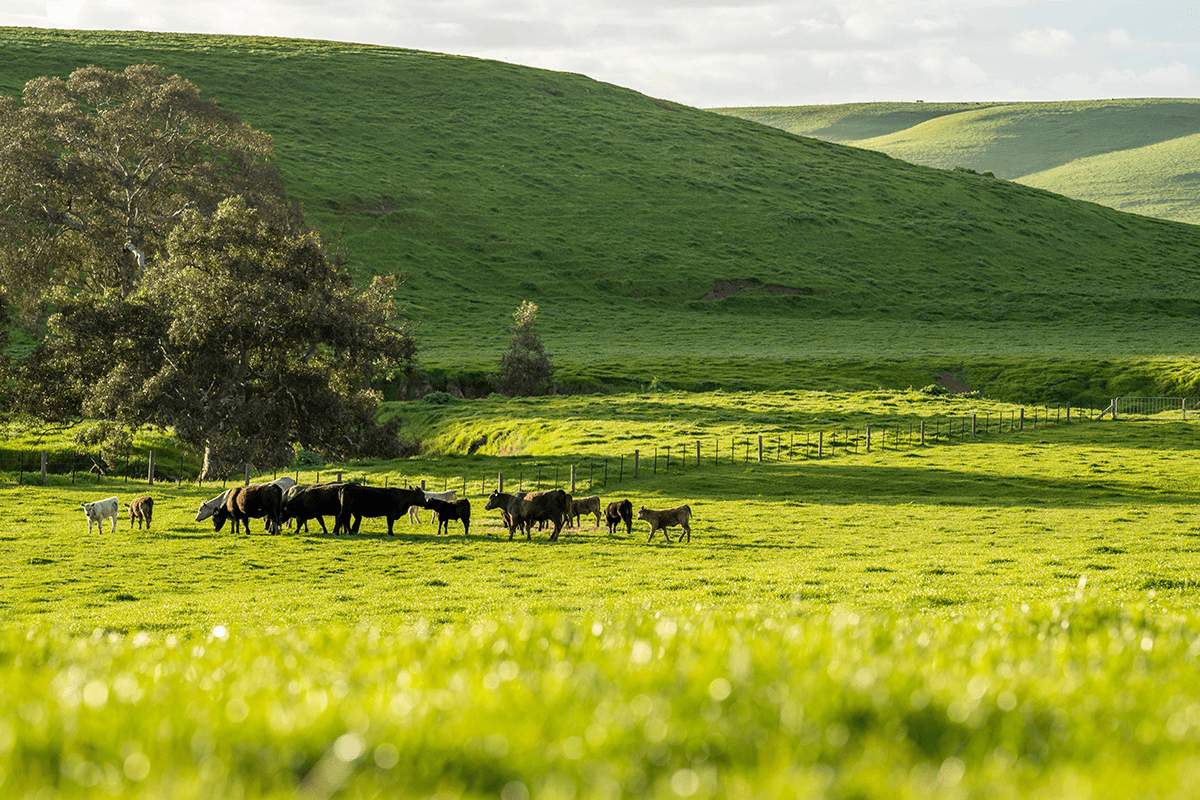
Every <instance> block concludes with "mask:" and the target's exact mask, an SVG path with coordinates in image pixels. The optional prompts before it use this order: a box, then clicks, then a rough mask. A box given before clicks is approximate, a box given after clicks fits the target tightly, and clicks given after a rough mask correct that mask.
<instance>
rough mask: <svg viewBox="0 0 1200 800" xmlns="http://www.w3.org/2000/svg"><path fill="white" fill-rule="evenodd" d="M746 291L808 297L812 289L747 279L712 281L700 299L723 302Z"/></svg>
mask: <svg viewBox="0 0 1200 800" xmlns="http://www.w3.org/2000/svg"><path fill="white" fill-rule="evenodd" d="M747 289H765V290H766V291H768V292H770V293H771V294H774V295H780V296H783V295H797V294H798V295H810V294H812V293H813V290H812V289H797V288H796V287H794V286H780V285H778V284H774V283H765V284H764V283H763V282H762V281H759V280H755V279H754V278H749V279H742V280H728V281H713V285H712V289H710V290H709V292H708V294H706V295H704V297H701V298H700V299H701V300H724V299H725V298H726V297H733V296H734V295H735V294H737V293H739V292H743V291H745V290H747Z"/></svg>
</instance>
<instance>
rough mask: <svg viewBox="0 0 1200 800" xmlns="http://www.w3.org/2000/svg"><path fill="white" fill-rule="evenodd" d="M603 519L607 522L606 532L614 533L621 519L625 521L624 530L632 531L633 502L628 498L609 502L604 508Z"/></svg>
mask: <svg viewBox="0 0 1200 800" xmlns="http://www.w3.org/2000/svg"><path fill="white" fill-rule="evenodd" d="M604 519H605V521H606V522H608V532H609V533H616V532H617V526H618V525H620V524H621V522H622V521H624V523H625V532H626V533H628V534H632V533H633V503H631V502H629V500H628V499H626V500H621V501H620V502H616V503H609V504H608V508H606V509H604Z"/></svg>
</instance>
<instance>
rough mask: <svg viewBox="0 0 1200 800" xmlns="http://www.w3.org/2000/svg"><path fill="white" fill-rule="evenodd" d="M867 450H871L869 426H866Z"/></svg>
mask: <svg viewBox="0 0 1200 800" xmlns="http://www.w3.org/2000/svg"><path fill="white" fill-rule="evenodd" d="M867 452H868V453H869V452H871V426H870V425H868V426H867Z"/></svg>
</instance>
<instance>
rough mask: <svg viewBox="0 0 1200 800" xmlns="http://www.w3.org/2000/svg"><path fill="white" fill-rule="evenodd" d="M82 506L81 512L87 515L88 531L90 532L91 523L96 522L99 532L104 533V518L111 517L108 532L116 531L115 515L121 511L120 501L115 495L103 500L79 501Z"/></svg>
mask: <svg viewBox="0 0 1200 800" xmlns="http://www.w3.org/2000/svg"><path fill="white" fill-rule="evenodd" d="M79 505H80V506H81V507H82V508H83V513H84V514H86V515H87V521H88V533H91V532H92V523H93V522H94V523H96V527H97V528H98V529H99V531H100V532H101V533H104V520H105V518H111V519H112V530H111V531H110V533H116V532H117V515H118V514H119V513H120V511H121V501H120V500H118V499H117V498H115V497H108V498H105V499H104V500H93V501H92V502H90V503H80V504H79Z"/></svg>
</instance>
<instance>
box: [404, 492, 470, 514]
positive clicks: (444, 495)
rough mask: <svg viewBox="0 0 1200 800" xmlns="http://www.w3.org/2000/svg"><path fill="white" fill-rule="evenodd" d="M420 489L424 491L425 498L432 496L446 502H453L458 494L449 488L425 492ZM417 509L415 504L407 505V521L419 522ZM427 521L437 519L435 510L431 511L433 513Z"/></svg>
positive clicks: (456, 499)
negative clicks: (445, 490) (446, 490)
mask: <svg viewBox="0 0 1200 800" xmlns="http://www.w3.org/2000/svg"><path fill="white" fill-rule="evenodd" d="M421 491H422V492H423V493H424V495H425V499H426V500H428V499H430V498H433V499H435V500H445V501H446V502H447V503H454V502H457V501H458V495H456V494H455V493H454V490H453V489H451V490H450V491H448V492H426V491H425V490H424V489H422V490H421ZM419 510H420V509H419V508H418V507H417V506H409V507H408V521H409V522H420V521H421V517H420V516H419V515H418V514H417V512H418V511H419ZM429 521H430V522H437V521H438V515H437V512H436V511H435V512H433V515H432V516H431V517H430V518H429Z"/></svg>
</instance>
